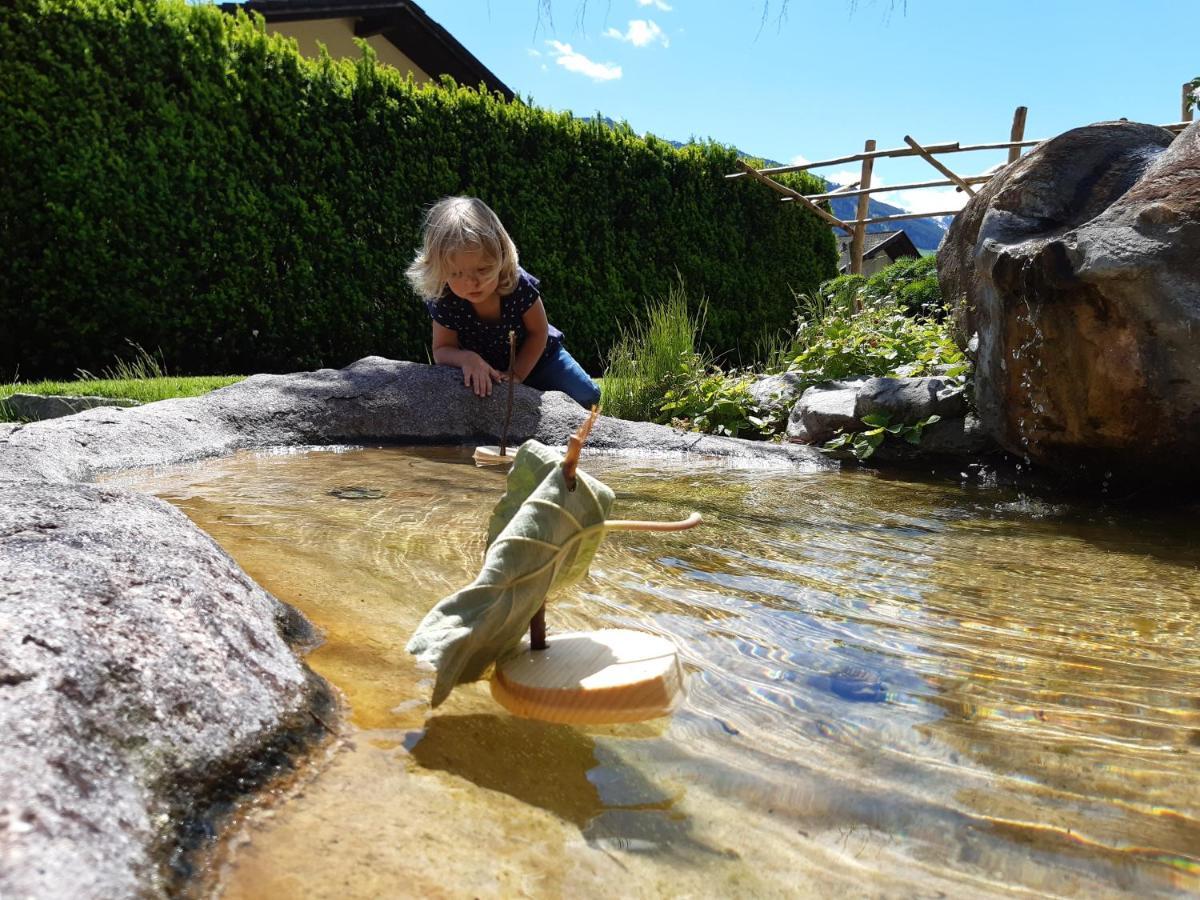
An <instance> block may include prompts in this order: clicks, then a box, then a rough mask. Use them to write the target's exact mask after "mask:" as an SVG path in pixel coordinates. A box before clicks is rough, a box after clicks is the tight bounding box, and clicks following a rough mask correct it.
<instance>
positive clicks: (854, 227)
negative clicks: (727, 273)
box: [725, 82, 1192, 275]
mask: <svg viewBox="0 0 1200 900" xmlns="http://www.w3.org/2000/svg"><path fill="white" fill-rule="evenodd" d="M1191 90H1192V85H1191V83H1190V82H1189V83H1186V84H1184V85H1183V96H1182V98H1181V104H1180V110H1181V121H1179V122H1173V123H1171V124H1169V125H1163V126H1161V127H1163V128H1166V129H1167V130H1168V131H1173V132H1175V133H1179V132H1181V131H1183V129H1184V128H1186V127H1187V126H1188V125H1190V124H1191V122H1192V97H1191ZM1027 113H1028V108H1027V107H1024V106H1018V107H1017V108H1016V110H1015V111H1014V112H1013V120H1012V128H1011V129H1010V132H1009V139H1008V140H1007V141H1001V142H999V143H994V144H969V145H967V146H963V145H962V144H960V143H959V142H958V141H954V142H951V143H941V144H921V143H919V142H918V141H916V140H915V139H914V138H913V137H912V136H911V135H905V136H904V142H905V143H906V144H907V146H906V147H895V148H892V149H890V150H877V149H875V141H874V140H868V141H867V142H866V143H865V145H864V146H863V152H862V153H853V154H850V155H848V156H839V157H838V158H836V159H822V160H818V161H817V162H806V163H799V164H796V165H789V166H770V167H767V168H763V169H756V168H754V167H753V166H751V165H749V164H748V163H746V162H744V161H743V160H738V162H737V165H738V169H739V170H740V171H738V172H734V173H732V174H729V175H726V176H725V177H726V178H741V177H743V176H747V175H748V176H750V177H752V178H754V179H756V180H758V181H761V182H762V183H763V184H765V185H766V186H767V187H769V188H771V189H772V190H774V191H776V192H778V193H779V194H781V195H782V196H781V198H780V199H781V201H782V202H796V203H800V204H801V205H803V206H804V207H806V208H807V209H808V210H810V211H811V212H812V213H814V214H815V215H817V216H819V217H820V218H821V219H823V220H824V221H826V222H828V223H829V224H830V225H832V226H833V227H835V228H841V229H842V230H843V231H845V232H846V234H848V235H850V238H851V240H850V272H851V273H852V274H855V275H860V274H862V269H863V245H864V243H865V239H866V234H867V226H868V225H875V224H879V223H891V222H900V221H904V220H906V219H927V218H933V217H936V216H955V215H957V214H958V210H956V209H951V210H946V211H945V212H921V213H903V214H901V215H892V216H873V217H872V216H868V214H867V213H868V202H869V200H870V195H871V194H877V193H891V192H893V191H915V190H924V189H927V188H942V187H954V188H955V190H958V191H966V193H967V195H968V196H973V195H974V194H975V188H976V187H977V186H978V185H981V184H986V183H987V182H989V181H991V180H992V178H993V177H995V176H996V175H997V174H998V173H999V172H1000V171H1002V170H1003V169H1004V168H1006V167H1007V166H1009V165H1012V164H1013V163H1014V162H1016V161H1017V160H1018V159H1020V158H1021V152H1022V150H1024V149H1025V148H1027V147H1030V148H1031V147H1036V146H1037V145H1038V144H1041V143H1043V140H1044V139H1042V140H1025V139H1024V137H1025V117H1026V114H1027ZM978 150H1007V151H1008V160H1007V162H1006V163H1004V164H1003V165H1001V166H997V167H996V168H995V169H993V170H989V171H987V172H984V173H983V174H980V175H969V176H965V177H963V176H960V175H958V174H957V173H955V172H954V171H953V170H951V169H950V168H948V167H947V166H946V165H945V164H944V163H943V162H942V161H941V160H939V159H937V158H936V157H937V156H938V155H941V154H949V153H968V152H972V151H978ZM902 156H920V157H922V158H923V159H924V160H925V161H926V162H928V163H929V164H930V165H931V166H933V167H934V168H935V169H937V171H938V172H940V173H941V174H942V175H943V176H944V180H940V181H920V182H913V183H910V184H889V185H887V186H884V185H874V186H873V185H872V184H871V177H872V174H873V172H874V164H875V160H877V159H894V158H897V157H902ZM854 162H857V163H860V164H861V166H862V169H861V174H860V176H859V180H858V181H857V182H855V183H854V184H849V185H845V186H843V187H839V188H837V189H836V190H832V191H828V192H825V193H819V194H801V193H800V192H799V191H796V190H793V189H792V188H790V187H788V186H787V185H785V184H781V183H780V182H778V181H776V180H775V179H774V178H772V177H771V176H773V175H781V174H783V173H785V172H804V171H808V170H809V169H819V168H822V167H825V166H838V165H845V164H847V163H854ZM834 197H839V198H841V197H857V198H858V207H857V211H856V213H855V217H854V218H853V219H847V220H842V219H839V218H838V217H837V216H835V215H833V214H832V213H831V212H829V211H828V210H827V209H825V208H824V207H822V206H821V205H820V204H821V202H822V201H825V200H830V199H832V198H834Z"/></svg>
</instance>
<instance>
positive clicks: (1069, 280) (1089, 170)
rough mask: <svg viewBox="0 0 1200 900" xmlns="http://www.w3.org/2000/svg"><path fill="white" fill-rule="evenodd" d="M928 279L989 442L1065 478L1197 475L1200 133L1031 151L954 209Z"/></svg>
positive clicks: (1097, 136) (1133, 132)
mask: <svg viewBox="0 0 1200 900" xmlns="http://www.w3.org/2000/svg"><path fill="white" fill-rule="evenodd" d="M938 269H939V278H940V281H941V285H942V291H943V294H944V295H945V296H946V297H947V298H948V299H950V300H951V301H952V302H955V303H956V304H957V315H956V324H957V326H958V330H959V332H960V337H961V339H962V341H963V343H964V345H967V342H968V341H970V346H971V347H972V348H973V353H974V356H975V361H976V404H977V407H978V409H979V415H980V419H981V421H982V424H983V428H984V430H985V431H986V432H987V433H988V434H990V435H991V436H992V437H993V438H994V439H995V440H996V441H997V442H998V443H1000V444H1001V445H1002V446H1003V447H1005V448H1006V449H1008V450H1010V451H1012V452H1014V453H1018V454H1021V455H1024V456H1025V457H1027V458H1029V459H1030V460H1032V461H1034V462H1037V463H1040V464H1043V465H1047V466H1050V467H1053V468H1056V469H1059V470H1062V471H1070V472H1080V471H1081V470H1082V471H1084V472H1088V473H1092V474H1094V475H1096V476H1099V477H1105V473H1107V472H1113V473H1116V474H1117V475H1121V476H1125V477H1127V478H1136V479H1137V480H1139V481H1145V480H1148V479H1150V480H1161V479H1167V478H1179V477H1192V478H1194V474H1193V473H1194V466H1191V465H1189V464H1188V463H1187V460H1188V459H1189V458H1190V456H1191V454H1192V453H1194V452H1195V451H1196V450H1197V449H1200V342H1198V341H1197V340H1196V335H1197V334H1200V331H1198V330H1197V329H1200V126H1198V125H1193V126H1192V127H1191V128H1189V129H1188V130H1187V131H1185V132H1184V133H1183V134H1181V135H1179V136H1178V137H1177V138H1173V136H1172V135H1171V133H1170V132H1168V131H1165V130H1164V129H1161V128H1157V127H1154V126H1150V125H1139V124H1134V123H1129V122H1108V123H1102V124H1099V125H1091V126H1088V127H1085V128H1078V129H1075V130H1073V131H1069V132H1067V133H1065V134H1063V135H1060V136H1059V137H1057V138H1055V139H1053V140H1052V141H1049V142H1047V143H1045V144H1043V145H1041V146H1040V147H1038V148H1037V149H1036V150H1034V151H1033V152H1032V153H1030V154H1029V155H1028V156H1026V157H1025V158H1024V159H1022V160H1020V161H1019V162H1018V163H1016V164H1015V165H1013V166H1012V167H1010V168H1009V169H1007V170H1006V171H1004V172H1002V173H1001V174H1000V175H998V176H997V177H996V178H995V179H993V180H992V181H991V182H989V183H988V185H987V186H986V187H985V188H984V189H983V190H982V191H980V192H979V194H978V195H977V196H976V197H975V198H974V199H972V201H971V202H970V203H969V204H968V205H967V207H966V209H965V210H964V211H963V213H962V214H960V215H959V216H958V218H957V219H956V220H955V222H954V224H953V226H952V227H951V229H950V232H949V234H948V235H947V237H946V241H945V243H944V244H943V247H942V249H941V251H939V253H938ZM972 338H974V339H973V340H972Z"/></svg>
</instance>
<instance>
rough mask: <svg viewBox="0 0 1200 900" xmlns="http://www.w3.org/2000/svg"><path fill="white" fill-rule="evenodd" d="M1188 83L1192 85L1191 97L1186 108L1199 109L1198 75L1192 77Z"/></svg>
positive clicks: (1199, 90)
mask: <svg viewBox="0 0 1200 900" xmlns="http://www.w3.org/2000/svg"><path fill="white" fill-rule="evenodd" d="M1189 84H1190V85H1191V87H1192V99H1191V103H1190V104H1189V107H1188V108H1189V109H1191V108H1195V109H1200V76H1198V77H1196V78H1193V79H1192V80H1191V81H1190V82H1189Z"/></svg>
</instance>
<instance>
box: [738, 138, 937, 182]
mask: <svg viewBox="0 0 1200 900" xmlns="http://www.w3.org/2000/svg"><path fill="white" fill-rule="evenodd" d="M928 149H930V150H933V151H936V152H937V153H951V152H953V151H955V150H957V149H958V141H954V142H953V143H950V144H934V145H932V146H930V147H929V148H928ZM865 155H866V154H863V153H854V154H851V155H850V156H839V157H838V158H837V159H822V160H818V161H817V162H806V163H798V164H796V165H794V166H771V167H769V168H766V169H758V170H757V171H758V172H760V173H761V174H763V175H782V174H783V173H784V172H807V171H808V170H809V169H821V168H824V167H825V166H840V165H841V164H842V163H848V162H861V161H862V159H863V157H864V156H865ZM916 155H917V151H915V150H912V149H909V148H908V147H896V148H893V149H891V150H876V151H875V152H873V153H872V154H871V156H872V158H874V159H880V158H882V157H885V156H886V157H893V156H916ZM745 174H746V172H734V173H733V174H732V175H726V176H725V177H726V178H741V177H742V176H743V175H745Z"/></svg>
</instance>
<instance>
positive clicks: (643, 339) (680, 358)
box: [600, 279, 708, 422]
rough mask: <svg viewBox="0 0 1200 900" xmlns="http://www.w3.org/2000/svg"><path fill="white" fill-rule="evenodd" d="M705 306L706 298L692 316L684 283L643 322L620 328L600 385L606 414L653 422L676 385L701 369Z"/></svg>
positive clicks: (655, 303)
mask: <svg viewBox="0 0 1200 900" xmlns="http://www.w3.org/2000/svg"><path fill="white" fill-rule="evenodd" d="M707 305H708V304H707V298H701V299H700V302H699V303H698V304H696V307H697V309H696V312H695V314H693V313H692V312H690V311H689V309H688V297H687V291H686V289H685V287H684V285H683V281H682V279H681V280H680V281H678V282H676V283H675V284H674V285H672V287H671V289H670V290H669V292H668V293H667V296H666V297H664V298H659V299H658V300H655V301H653V302H651V303H650V304H649V305H648V306H647V308H646V310H645V317H644V318H643V319H641V320H639V321H635V322H634V323H633V326H632V328H628V329H626V328H622V329H621V337H620V339H619V340H618V341H617V343H616V345H615V346H614V347H613V348H612V350H611V351H609V355H608V365H607V367H606V368H605V371H604V378H603V379H602V381H601V385H600V389H601V395H600V405H601V407H602V408H603V409H604V413H605V415H609V416H617V417H618V418H621V419H630V420H632V421H635V422H650V421H653V420H654V418H655V416H656V415H657V414H658V412H659V408H660V407H661V405H662V402H663V397H664V394H665V393H666V391H667V390H669V389H670V386H671V384H672V383H673V381H674V380H675V379H677V378H678V377H679V376H680V375H681V374H683V373H686V372H688V371H691V370H692V369H694V368H696V367H697V366H700V367H702V366H703V360H702V359H701V358H700V354H699V348H698V346H697V344H698V341H699V337H700V333H701V332H702V331H703V330H704V317H705V312H706V311H707Z"/></svg>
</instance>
